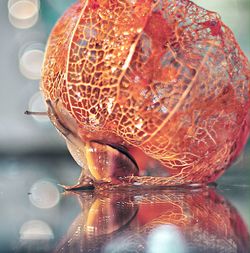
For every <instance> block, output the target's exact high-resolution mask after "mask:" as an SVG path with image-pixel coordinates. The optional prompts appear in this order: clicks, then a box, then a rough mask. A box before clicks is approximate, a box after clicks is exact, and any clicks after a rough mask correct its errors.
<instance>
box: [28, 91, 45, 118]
mask: <svg viewBox="0 0 250 253" xmlns="http://www.w3.org/2000/svg"><path fill="white" fill-rule="evenodd" d="M29 111H31V112H46V111H47V107H46V105H45V102H44V100H43V98H42V95H41V93H40V92H36V93H35V94H33V96H32V97H31V98H30V101H29ZM30 117H33V118H34V120H36V121H37V122H39V123H49V117H47V116H43V115H31V116H30Z"/></svg>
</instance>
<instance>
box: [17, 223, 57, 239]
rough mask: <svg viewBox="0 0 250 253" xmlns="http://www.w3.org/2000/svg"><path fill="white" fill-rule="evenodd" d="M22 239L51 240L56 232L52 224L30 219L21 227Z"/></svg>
mask: <svg viewBox="0 0 250 253" xmlns="http://www.w3.org/2000/svg"><path fill="white" fill-rule="evenodd" d="M19 233H20V240H51V239H53V238H54V233H53V231H52V229H51V228H50V226H49V225H48V224H47V223H46V222H44V221H41V220H30V221H27V222H25V223H24V224H23V225H22V227H21V228H20V231H19Z"/></svg>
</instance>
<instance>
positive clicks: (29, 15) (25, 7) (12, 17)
mask: <svg viewBox="0 0 250 253" xmlns="http://www.w3.org/2000/svg"><path fill="white" fill-rule="evenodd" d="M39 8H40V1H39V0H9V2H8V9H9V21H10V23H11V24H12V25H13V26H14V27H16V28H19V29H27V28H30V27H32V26H34V25H35V24H36V22H37V20H38V18H39Z"/></svg>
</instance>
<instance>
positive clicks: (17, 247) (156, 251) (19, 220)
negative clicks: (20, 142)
mask: <svg viewBox="0 0 250 253" xmlns="http://www.w3.org/2000/svg"><path fill="white" fill-rule="evenodd" d="M247 152H249V150H247ZM249 164H250V163H249V157H246V156H245V157H244V159H243V158H240V159H239V161H238V162H236V164H235V165H234V166H233V168H231V169H230V170H229V171H228V172H227V173H226V174H225V175H224V176H223V177H222V178H221V179H220V180H219V181H218V182H217V185H212V186H209V187H204V188H186V189H183V188H176V189H167V188H165V189H143V188H142V187H139V188H122V189H120V190H113V191H112V190H106V191H82V192H80V191H79V192H63V190H62V189H61V187H60V186H58V183H64V184H72V183H74V181H75V180H76V179H77V177H78V175H79V172H80V169H79V168H78V167H77V166H76V165H75V163H74V161H73V160H72V159H71V158H70V157H67V155H54V156H47V155H43V156H29V157H27V156H21V157H9V156H8V157H1V159H0V203H1V209H0V214H1V215H0V221H1V223H0V224H1V226H0V246H1V247H0V252H76V253H77V252H103V253H111V252H146V253H168V252H171V253H184V252H191V253H193V252H209V253H210V252H226V253H229V252H249V250H250V240H249V228H250V215H249V214H250V198H249V197H250V183H249V182H250V181H249V178H250V176H249V170H248V169H249Z"/></svg>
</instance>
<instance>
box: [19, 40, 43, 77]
mask: <svg viewBox="0 0 250 253" xmlns="http://www.w3.org/2000/svg"><path fill="white" fill-rule="evenodd" d="M43 58H44V45H43V44H40V43H31V44H29V45H25V46H23V47H22V48H21V50H20V52H19V69H20V72H21V73H22V74H23V75H24V76H25V77H26V78H28V79H31V80H38V79H40V78H41V69H42V64H43Z"/></svg>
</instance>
